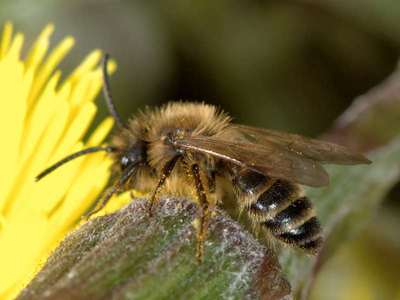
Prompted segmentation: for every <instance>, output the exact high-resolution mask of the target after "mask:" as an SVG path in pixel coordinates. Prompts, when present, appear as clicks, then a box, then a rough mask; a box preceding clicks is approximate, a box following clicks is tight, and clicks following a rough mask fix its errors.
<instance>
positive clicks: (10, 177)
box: [0, 23, 126, 299]
mask: <svg viewBox="0 0 400 300" xmlns="http://www.w3.org/2000/svg"><path fill="white" fill-rule="evenodd" d="M52 32H53V26H52V25H49V26H47V27H46V28H45V29H44V30H43V31H42V32H41V34H40V35H39V37H38V38H37V40H36V42H35V43H34V44H33V46H32V47H31V49H30V51H29V52H28V54H27V56H26V57H25V58H24V59H22V58H21V48H22V46H23V41H24V36H23V34H21V33H16V34H14V33H13V27H12V25H11V24H10V23H7V24H6V25H5V26H4V30H3V34H2V36H1V40H0V99H1V109H0V140H1V141H2V147H1V149H0V153H1V154H0V166H1V169H2V170H1V174H0V176H1V178H0V266H1V268H0V299H12V298H14V297H15V296H16V295H17V294H18V292H19V291H20V290H21V288H23V287H24V286H25V285H26V284H27V283H28V282H29V280H30V279H32V277H33V275H34V274H35V272H37V271H38V269H39V267H40V264H41V263H43V262H44V261H45V260H46V258H47V257H48V255H49V253H50V252H51V250H52V249H54V247H55V246H56V245H57V243H58V242H59V241H60V240H61V239H62V238H63V237H64V236H65V235H66V233H67V232H68V231H69V230H71V229H72V228H73V227H74V226H75V225H76V224H77V222H78V221H79V219H80V216H81V215H82V214H83V213H84V212H85V211H86V210H87V209H88V208H89V207H90V206H91V205H92V203H93V201H94V200H95V199H96V197H97V196H98V194H99V193H100V192H101V190H103V188H104V186H105V184H106V183H107V181H108V179H109V166H110V164H111V161H110V159H109V158H107V157H106V155H105V154H104V153H94V154H92V155H88V156H84V157H82V158H79V159H76V160H75V161H74V162H72V163H70V164H67V165H65V167H63V168H61V169H60V170H57V172H54V174H52V175H51V176H48V178H46V180H42V181H40V182H35V180H34V179H35V175H37V174H38V173H39V172H40V171H42V170H43V168H44V167H46V166H48V165H49V164H51V163H54V162H56V161H58V160H59V159H60V158H62V157H64V156H66V155H68V154H70V153H72V152H74V151H77V150H80V149H82V148H83V147H87V146H96V145H99V144H101V143H102V142H103V140H104V139H105V137H106V136H107V134H108V133H109V131H110V130H111V128H112V126H113V121H112V119H111V118H107V119H105V120H104V121H103V122H102V123H101V124H100V125H99V126H98V128H97V129H96V130H95V131H94V132H93V133H92V134H91V136H90V137H89V138H88V139H87V140H86V141H83V138H84V137H85V134H86V133H87V131H88V127H89V126H90V124H91V123H92V121H93V118H94V116H95V114H96V110H97V107H96V105H95V104H94V99H95V97H96V95H97V94H98V92H99V90H100V88H101V86H102V81H101V70H100V68H99V67H98V64H99V59H100V56H101V53H100V51H98V50H96V51H93V52H92V53H90V54H89V55H88V56H87V57H86V58H85V60H84V61H83V62H82V63H81V65H80V66H79V67H77V68H76V69H75V71H73V72H72V74H71V75H69V76H68V77H66V79H65V80H63V81H62V82H60V77H61V72H60V71H59V70H56V68H57V65H58V64H59V63H60V61H61V60H62V59H63V58H64V57H65V55H66V54H67V53H68V52H69V51H70V49H71V48H72V46H73V44H74V39H73V38H72V37H67V38H65V39H64V40H62V41H61V42H60V43H59V44H58V45H57V46H56V47H55V48H54V49H52V51H50V53H48V52H49V44H50V41H49V40H50V36H51V34H52ZM112 69H115V64H112V65H110V71H112ZM94 174H95V175H94ZM123 199H125V200H123V201H122V203H125V202H126V197H125V198H123ZM120 205H121V204H120V203H119V202H114V203H113V204H112V207H111V206H110V207H108V208H107V211H111V210H115V209H116V208H118V207H119V206H120ZM103 213H104V212H103Z"/></svg>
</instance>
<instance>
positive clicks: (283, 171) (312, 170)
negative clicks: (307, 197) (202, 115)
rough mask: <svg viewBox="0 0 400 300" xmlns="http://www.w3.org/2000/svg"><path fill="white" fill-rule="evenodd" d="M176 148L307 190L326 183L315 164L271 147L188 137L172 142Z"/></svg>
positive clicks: (324, 177) (293, 153) (278, 148)
mask: <svg viewBox="0 0 400 300" xmlns="http://www.w3.org/2000/svg"><path fill="white" fill-rule="evenodd" d="M175 145H176V146H178V147H180V148H182V149H185V150H190V151H192V152H199V153H205V154H208V155H211V156H214V157H218V158H220V159H222V160H225V161H229V162H231V163H233V164H236V165H239V166H242V167H246V168H250V169H253V170H255V171H257V172H260V173H262V174H266V175H268V176H271V177H276V178H281V179H286V180H288V181H291V182H296V183H300V184H304V185H309V186H323V185H326V184H328V182H329V178H328V174H327V173H326V172H325V170H324V169H323V168H322V166H321V165H320V164H319V163H318V162H316V161H314V160H312V159H309V158H307V157H304V156H299V155H298V154H297V153H295V152H292V151H289V150H287V149H284V148H282V147H281V146H280V145H276V144H274V143H270V144H264V145H258V144H252V143H242V142H236V141H227V140H222V139H218V138H210V137H188V138H185V139H183V140H177V141H175Z"/></svg>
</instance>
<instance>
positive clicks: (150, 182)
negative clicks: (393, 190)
mask: <svg viewBox="0 0 400 300" xmlns="http://www.w3.org/2000/svg"><path fill="white" fill-rule="evenodd" d="M107 61H108V55H105V57H104V59H103V64H102V66H103V68H102V69H103V81H104V84H103V92H104V95H105V99H106V103H107V107H108V109H109V112H110V114H111V116H112V117H113V118H114V119H115V122H116V124H117V126H118V132H117V133H116V134H115V135H114V136H113V138H112V143H111V145H109V146H104V147H90V148H87V149H84V150H81V151H79V152H76V153H74V154H71V155H69V156H67V157H65V158H64V159H62V160H60V161H59V162H57V163H55V164H54V165H52V166H50V167H49V168H47V169H45V170H44V171H43V172H42V173H40V174H39V175H38V176H37V178H36V179H37V180H40V179H42V178H43V177H45V176H46V175H48V174H49V173H51V172H52V171H54V170H55V169H57V168H58V167H60V166H62V165H63V164H65V163H67V162H69V161H71V160H73V159H75V158H77V157H80V156H82V155H86V154H89V153H94V152H98V151H106V152H108V153H110V155H112V158H113V161H114V167H115V169H116V170H117V172H118V174H119V176H118V178H117V180H116V181H115V182H114V183H113V184H112V185H111V187H109V188H108V189H107V190H106V192H105V193H104V195H103V196H102V198H101V202H100V201H99V202H100V203H97V208H96V206H95V208H94V209H93V210H92V211H91V212H90V213H89V215H91V214H93V213H95V212H98V211H99V210H101V209H102V208H103V207H104V206H105V205H106V203H107V202H108V201H109V199H110V198H111V197H112V195H114V194H116V193H120V192H123V191H126V190H130V189H136V190H139V191H143V192H147V193H149V201H150V205H149V207H150V208H149V212H150V215H151V212H152V208H153V205H154V204H155V203H156V201H157V199H158V198H159V197H160V195H174V196H177V195H182V196H186V197H188V198H190V199H194V200H195V201H196V200H197V204H198V208H199V217H198V220H199V225H198V226H197V246H196V247H197V249H196V250H197V251H196V253H197V254H196V256H197V259H198V260H199V261H201V260H202V257H203V252H204V241H205V240H206V238H207V230H208V224H209V221H210V218H211V217H212V211H213V208H214V207H215V206H216V205H219V203H218V201H220V199H222V194H223V192H224V189H226V185H224V188H222V184H221V182H223V181H225V182H228V183H229V185H228V188H230V189H232V190H233V191H234V193H233V195H234V196H235V198H236V199H237V201H238V206H239V208H240V210H241V211H245V212H247V214H248V216H249V219H250V220H251V221H252V222H253V223H254V224H258V226H260V227H262V228H264V229H265V230H266V231H267V232H268V233H270V234H271V235H272V236H273V237H274V238H276V239H277V240H279V241H281V242H283V243H284V244H286V245H290V246H293V247H294V248H297V249H302V250H303V251H305V252H306V253H309V254H317V253H318V251H319V250H320V248H321V246H322V244H323V235H322V228H321V225H320V223H319V221H318V219H317V216H316V212H315V210H314V208H313V204H312V202H311V201H310V200H309V199H308V198H307V196H306V195H305V194H304V191H303V189H302V187H301V186H302V185H306V186H312V187H320V186H325V185H327V184H328V182H329V178H328V174H327V173H326V171H325V170H324V169H323V167H322V166H321V164H324V163H332V164H344V165H354V164H366V163H370V161H369V160H368V159H367V158H365V157H364V156H363V155H361V154H357V153H352V152H351V151H350V150H348V149H346V148H345V147H342V146H339V145H336V144H332V143H329V142H324V141H319V140H315V139H309V138H306V137H303V136H300V135H296V134H290V133H284V132H279V131H275V130H268V129H261V128H256V127H251V126H245V125H239V124H235V123H233V122H232V119H231V118H230V117H229V116H228V114H226V113H225V112H223V111H222V110H219V109H217V108H216V107H215V106H212V105H208V104H204V103H193V102H170V103H168V104H166V105H164V106H161V107H160V108H155V109H149V108H147V109H146V110H144V111H142V112H140V113H139V114H137V115H136V116H135V117H134V118H132V119H130V121H129V122H128V123H127V124H125V123H123V122H122V119H121V117H120V115H119V114H118V112H117V110H116V108H115V105H114V103H113V100H112V97H111V93H110V85H109V77H108V73H107Z"/></svg>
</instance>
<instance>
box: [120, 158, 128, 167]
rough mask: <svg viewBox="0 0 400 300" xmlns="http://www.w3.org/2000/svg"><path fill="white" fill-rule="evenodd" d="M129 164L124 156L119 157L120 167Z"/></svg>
mask: <svg viewBox="0 0 400 300" xmlns="http://www.w3.org/2000/svg"><path fill="white" fill-rule="evenodd" d="M128 164H129V158H128V157H126V156H122V157H121V167H122V168H125V167H126V166H127V165H128Z"/></svg>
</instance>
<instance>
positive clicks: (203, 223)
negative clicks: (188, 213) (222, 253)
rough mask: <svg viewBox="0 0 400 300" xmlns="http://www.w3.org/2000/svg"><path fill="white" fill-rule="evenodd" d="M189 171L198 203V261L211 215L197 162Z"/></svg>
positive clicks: (202, 254) (201, 254)
mask: <svg viewBox="0 0 400 300" xmlns="http://www.w3.org/2000/svg"><path fill="white" fill-rule="evenodd" d="M191 173H192V175H193V178H194V183H195V186H196V192H197V197H198V200H199V205H200V217H199V219H200V224H199V227H198V230H197V247H196V258H197V261H198V262H199V263H201V262H202V260H203V256H204V242H205V240H206V238H207V232H208V225H209V221H210V217H211V210H210V203H209V202H208V199H207V194H206V191H205V189H204V186H203V183H202V181H201V176H200V168H199V166H198V165H197V164H194V165H192V166H191Z"/></svg>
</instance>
